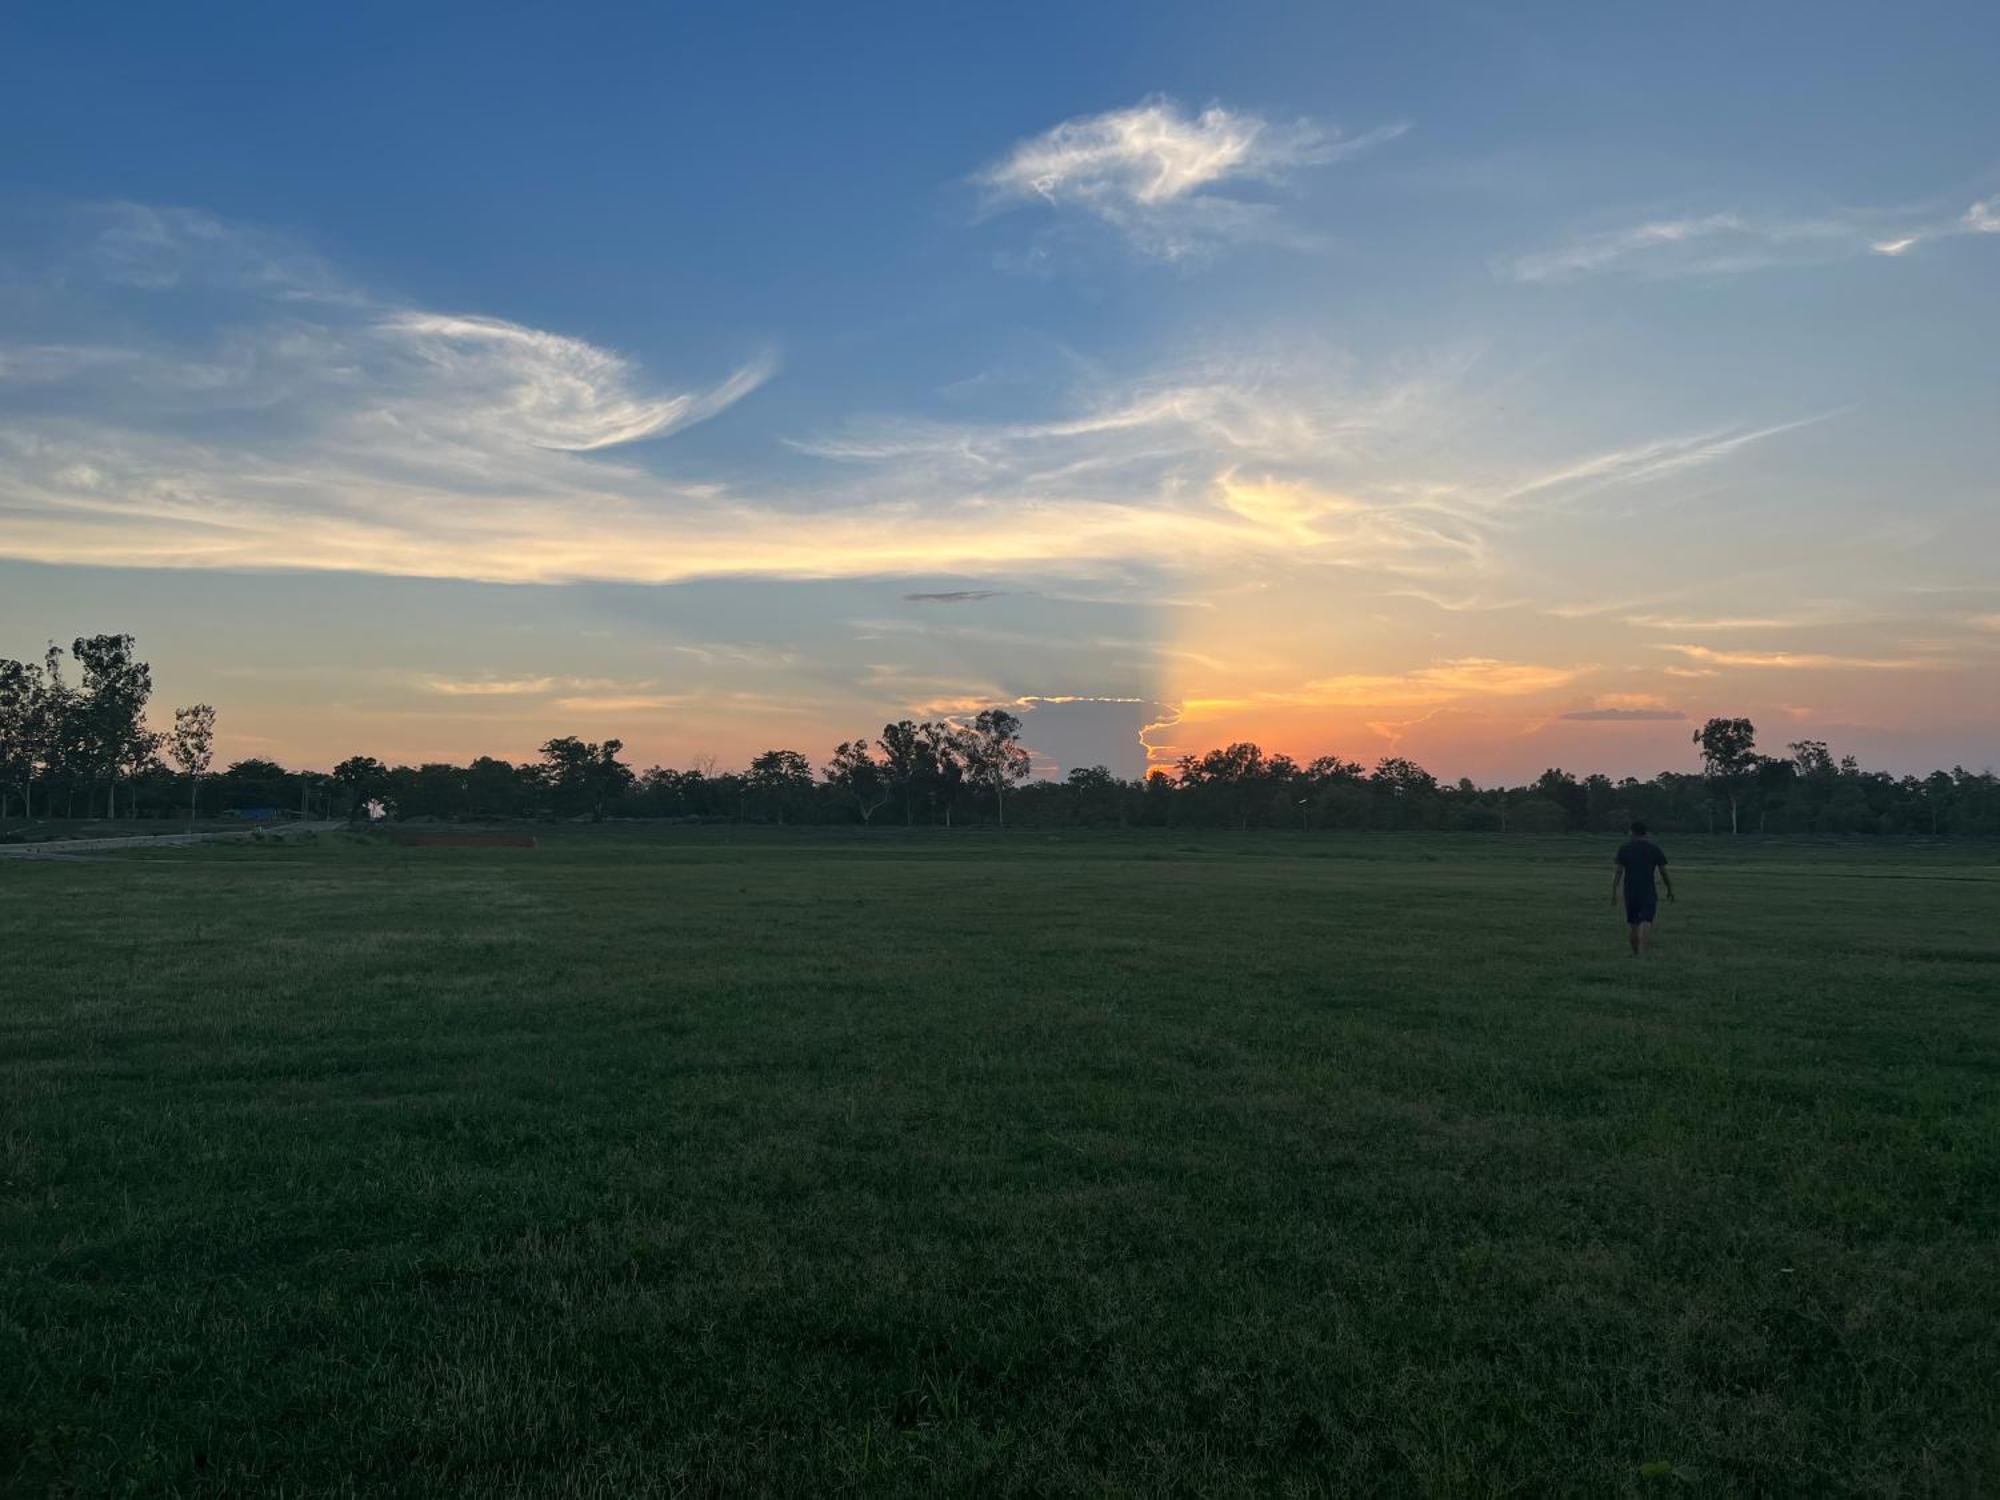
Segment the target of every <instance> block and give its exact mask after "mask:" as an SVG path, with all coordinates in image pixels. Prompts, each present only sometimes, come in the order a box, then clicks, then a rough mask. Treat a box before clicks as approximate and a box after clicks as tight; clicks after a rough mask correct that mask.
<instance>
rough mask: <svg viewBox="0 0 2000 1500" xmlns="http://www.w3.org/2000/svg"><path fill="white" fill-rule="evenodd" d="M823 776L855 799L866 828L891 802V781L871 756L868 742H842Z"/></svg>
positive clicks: (829, 783) (835, 748) (833, 785)
mask: <svg viewBox="0 0 2000 1500" xmlns="http://www.w3.org/2000/svg"><path fill="white" fill-rule="evenodd" d="M824 774H825V776H826V781H827V785H828V786H832V787H837V788H839V789H840V790H841V791H842V792H844V793H845V794H846V795H847V796H849V797H851V798H853V799H854V807H855V811H857V812H859V813H860V814H861V822H862V824H863V826H866V825H867V823H868V822H869V820H870V819H872V818H873V817H874V816H875V811H876V809H877V808H879V807H881V805H882V804H883V803H884V802H887V801H888V800H889V784H888V781H887V780H886V779H885V778H884V776H883V774H882V767H881V765H880V764H879V763H878V762H877V761H876V759H875V757H874V756H872V755H870V754H869V753H868V741H866V740H842V741H841V742H840V743H839V744H838V745H836V746H835V747H834V750H833V759H832V760H830V761H828V762H827V763H826V770H825V772H824Z"/></svg>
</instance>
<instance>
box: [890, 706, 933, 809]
mask: <svg viewBox="0 0 2000 1500" xmlns="http://www.w3.org/2000/svg"><path fill="white" fill-rule="evenodd" d="M876 744H878V745H880V746H881V748H882V762H881V764H882V779H883V781H884V782H885V783H887V785H888V787H889V790H890V792H891V794H892V795H894V796H897V797H900V798H901V799H902V803H903V821H904V822H905V823H912V822H915V821H916V814H915V806H916V798H917V793H918V791H919V790H920V789H921V788H923V787H924V786H925V784H926V783H927V782H928V781H929V780H930V778H931V777H932V776H934V775H935V774H936V769H937V768H936V765H935V762H934V758H933V756H932V754H931V749H930V745H929V744H928V743H927V742H926V741H925V739H924V732H923V730H922V729H921V728H919V727H918V726H917V725H915V724H912V723H911V722H910V721H909V720H908V719H898V720H897V721H896V722H895V723H893V724H884V725H883V726H882V738H881V739H879V740H877V741H876Z"/></svg>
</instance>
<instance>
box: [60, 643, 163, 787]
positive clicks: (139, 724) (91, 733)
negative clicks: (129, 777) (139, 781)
mask: <svg viewBox="0 0 2000 1500" xmlns="http://www.w3.org/2000/svg"><path fill="white" fill-rule="evenodd" d="M137 644H138V643H137V642H136V641H135V640H134V639H133V638H132V637H131V636H129V635H90V636H78V637H77V639H76V640H75V642H74V643H72V645H71V646H70V654H71V656H73V657H74V658H75V660H76V663H77V665H78V667H79V668H81V670H82V678H83V680H82V684H81V691H80V694H79V697H78V700H77V705H76V715H77V730H78V732H77V735H76V740H75V742H76V744H77V746H78V748H79V749H80V751H81V752H82V758H83V764H84V767H85V769H86V770H87V771H88V773H89V775H90V780H91V785H92V786H93V787H95V786H96V784H97V780H98V778H99V776H103V777H104V778H105V779H106V780H107V781H108V782H109V796H110V802H109V805H108V809H107V810H108V813H109V815H110V816H112V817H116V816H117V815H118V776H119V772H120V771H121V770H123V769H124V768H125V767H126V766H128V765H130V764H131V763H132V762H133V761H134V760H135V759H137V760H140V761H143V760H144V759H145V758H146V756H145V755H144V753H143V752H142V746H143V744H144V742H145V740H146V736H147V733H148V731H147V729H146V725H145V715H146V702H147V700H148V699H149V698H151V697H152V695H153V669H152V668H151V667H150V666H148V665H147V664H146V663H145V662H142V661H140V660H139V659H138V658H137V657H136V656H134V655H133V654H132V653H133V649H134V647H135V646H136V645H137Z"/></svg>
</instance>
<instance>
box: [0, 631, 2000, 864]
mask: <svg viewBox="0 0 2000 1500" xmlns="http://www.w3.org/2000/svg"><path fill="white" fill-rule="evenodd" d="M64 657H65V653H64V652H63V651H62V650H61V649H59V648H58V647H56V646H53V645H51V646H50V647H49V648H48V649H47V651H46V652H45V653H44V654H43V656H42V658H41V659H40V660H39V661H38V662H37V661H28V662H23V661H13V660H7V659H4V658H0V821H4V820H5V819H6V818H7V816H8V815H9V813H10V812H12V811H14V810H15V809H18V810H19V812H20V814H21V815H22V816H24V817H28V818H35V817H40V818H45V819H46V818H51V817H65V818H69V817H77V816H97V815H99V814H100V813H102V814H104V815H107V816H116V815H118V814H119V813H120V812H121V811H122V813H123V815H124V816H127V817H159V818H167V817H187V818H190V819H193V818H196V817H202V816H216V815H226V814H231V813H234V814H239V815H268V814H271V813H275V812H278V811H281V810H282V811H286V812H290V811H297V812H299V813H301V814H309V815H314V816H322V817H349V818H370V817H375V816H385V817H392V818H403V819H410V818H424V819H439V820H447V821H449V820H456V819H577V820H603V819H622V818H630V819H656V820H675V821H682V822H742V823H770V824H778V825H786V824H840V823H847V824H861V825H863V826H876V825H880V824H882V823H896V824H903V825H916V824H924V825H938V826H941V827H953V826H962V825H967V824H975V825H977V824H987V825H993V826H999V827H1006V826H1009V825H1018V826H1022V827H1031V828H1037V829H1063V828H1149V827H1190V828H1193V827H1202V828H1240V829H1249V828H1288V829H1301V830H1307V831H1310V830H1313V829H1329V828H1341V829H1367V828H1373V829H1439V830H1464V831H1488V832H1498V833H1504V832H1520V833H1550V832H1562V831H1590V832H1599V833H1609V832H1615V831H1618V830H1620V829H1622V828H1623V827H1624V826H1625V824H1627V823H1628V822H1630V821H1631V820H1632V819H1633V818H1644V819H1645V820H1646V821H1647V822H1648V823H1649V824H1651V825H1652V826H1653V827H1654V828H1656V829H1659V830H1662V831H1667V832H1709V833H1714V832H1732V831H1740V832H1763V833H1788V834H1792V833H1808V834H1813V833H1829V834H1859V833H1877V834H1881V833H1891V834H1893V833H1903V834H1927V835H1933V836H1942V835H1946V834H2000V785H1996V780H1995V777H1994V775H1993V773H1992V772H1991V771H1979V772H1973V771H1968V770H1965V769H1964V768H1963V767H1954V768H1953V769H1952V770H1950V771H1933V772H1932V773H1930V774H1929V775H1928V776H1923V777H1917V776H1902V777H1896V776H1891V775H1890V774H1888V773H1886V772H1882V771H1869V770H1864V769H1863V768H1862V767H1861V766H1860V765H1859V764H1858V763H1857V762H1856V761H1855V759H1854V758H1853V757H1852V756H1843V757H1839V758H1836V757H1835V756H1834V754H1833V752H1832V751H1831V750H1830V749H1829V748H1828V747H1827V746H1826V745H1825V744H1824V743H1822V742H1820V741H1817V740H1799V741H1795V742H1793V743H1791V744H1789V745H1787V746H1785V747H1784V749H1785V753H1784V754H1782V755H1765V754H1762V753H1760V752H1759V751H1758V749H1757V742H1756V727H1755V726H1754V725H1753V724H1752V723H1751V722H1750V721H1749V720H1748V719H1742V718H1716V719H1711V720H1709V721H1708V722H1707V723H1706V724H1704V725H1703V726H1702V728H1701V729H1700V730H1698V731H1697V732H1696V733H1695V734H1694V736H1693V742H1694V745H1695V747H1696V749H1697V751H1698V753H1699V759H1700V765H1701V769H1700V770H1698V771H1692V770H1691V771H1687V772H1675V771H1663V772H1661V773H1660V774H1658V775H1657V776H1654V777H1652V778H1650V779H1646V780H1640V779H1638V778H1635V777H1626V778H1623V779H1619V780H1614V779H1612V778H1611V777H1608V776H1604V775H1585V776H1581V777H1579V776H1576V775H1573V774H1572V773H1570V772H1568V771H1565V770H1562V769H1559V768H1551V769H1549V770H1546V771H1544V772H1543V773H1542V774H1541V775H1540V776H1539V777H1537V778H1536V779H1535V780H1534V781H1533V782H1530V783H1527V784H1524V785H1519V786H1488V787H1480V786H1476V785H1474V784H1473V783H1472V782H1471V781H1470V780H1463V779H1462V780H1459V781H1457V782H1445V781H1440V780H1439V779H1438V778H1437V777H1435V776H1433V775H1432V774H1431V773H1430V772H1429V771H1427V770H1425V769H1424V768H1423V767H1422V766H1420V765H1418V764H1416V763H1415V762H1414V761H1411V760H1409V759H1406V758H1404V757H1400V756H1388V757H1385V758H1383V759H1381V760H1378V761H1377V762H1376V763H1375V764H1374V765H1372V766H1367V765H1363V764H1362V763H1360V762H1358V761H1349V760H1345V759H1342V758H1341V757H1339V756H1322V757H1320V758H1318V759H1316V760H1312V761H1308V762H1303V763H1301V762H1299V761H1295V760H1293V759H1292V758H1291V757H1289V756H1286V755H1274V754H1267V753H1266V752H1265V751H1264V750H1262V749H1261V748H1259V747H1258V746H1257V745H1254V744H1251V743H1248V742H1243V743H1238V744H1232V745H1227V746H1223V747H1221V748H1219V749H1215V750H1210V751H1207V752H1205V753H1203V754H1200V755H1186V756H1183V757H1182V758H1181V759H1180V760H1179V761H1178V762H1176V763H1175V764H1174V765H1173V766H1172V767H1170V768H1160V769H1156V770H1155V771H1153V772H1152V773H1151V774H1149V775H1147V776H1146V777H1144V778H1141V779H1137V780H1131V779H1126V778H1121V777H1119V776H1116V775H1114V774H1112V773H1111V772H1110V771H1108V770H1106V769H1105V768H1104V767H1102V766H1090V767H1082V768H1078V769H1076V770H1072V771H1070V772H1069V773H1068V774H1067V775H1066V776H1065V777H1063V778H1062V779H1061V780H1060V781H1056V780H1030V779H1029V778H1030V766H1031V760H1030V756H1029V753H1028V751H1027V749H1026V747H1025V746H1024V745H1023V744H1022V743H1021V738H1020V736H1021V721H1020V720H1019V718H1017V717H1016V716H1015V715H1014V714H1012V713H1010V712H1009V711H1008V710H1006V709H1005V708H989V709H986V710H983V711H982V712H980V713H978V714H975V715H973V716H971V717H970V718H968V719H966V720H963V721H959V720H942V721H927V722H915V721H912V720H908V719H903V720H898V721H896V722H894V723H890V724H885V725H884V726H883V727H882V729H881V732H880V733H879V734H878V735H876V736H874V737H872V738H870V737H868V736H859V737H857V738H854V739H851V740H843V741H841V742H840V743H839V744H837V745H836V746H834V748H833V750H832V752H831V753H830V754H829V755H828V756H827V758H826V759H825V760H823V761H822V762H820V763H819V764H818V765H817V766H815V764H814V763H813V762H812V761H811V760H810V759H809V758H808V757H807V756H806V755H805V754H803V753H801V752H800V751H797V750H790V749H774V750H766V751H764V752H763V753H762V754H760V755H758V756H756V757H754V758H753V759H752V760H751V761H750V763H749V765H748V766H747V767H745V768H744V769H742V770H740V771H738V770H726V771H725V770H718V769H717V768H716V767H715V766H714V765H713V764H712V763H707V764H702V765H697V766H694V767H690V768H687V769H681V770H676V769H672V768H669V767H665V766H652V767H648V768H646V769H644V770H637V769H634V768H633V767H632V766H631V765H629V764H628V763H627V762H626V761H625V760H624V758H623V756H624V749H625V747H624V744H623V742H622V741H620V740H617V739H606V740H601V741H589V740H584V739H580V738H577V737H575V736H567V735H566V736H560V737H558V738H555V739H552V740H549V741H548V742H547V743H545V744H544V745H543V746H542V747H541V749H540V752H539V755H538V758H537V759H535V760H532V761H527V762H521V763H515V762H510V761H507V760H502V759H497V758H494V757H492V756H481V757H479V758H478V759H476V760H474V761H472V762H470V763H469V764H467V765H457V764H452V763H447V762H442V761H436V762H425V763H423V764H420V765H415V766H409V765H396V766H391V765H386V764H384V763H383V762H381V761H379V760H377V759H375V758H374V757H372V756H367V755H356V756H350V757H348V758H347V759H345V760H343V761H341V762H340V763H339V764H337V765H335V766H333V767H332V769H331V770H328V771H323V772H322V771H300V770H288V769H287V768H285V767H284V766H281V765H279V764H277V763H276V762H274V761H271V760H267V759H263V758H259V757H252V758H249V759H245V760H239V761H236V762H235V763H233V764H231V765H229V766H227V767H226V768H224V769H223V770H221V771H220V772H216V773H214V774H210V772H211V766H210V762H211V760H212V757H213V747H214V735H215V711H214V709H213V708H211V707H209V706H208V705H206V704H192V705H189V706H186V707H183V708H179V709H176V710H175V711H174V713H173V716H172V724H171V727H170V728H165V729H160V730H155V729H152V728H150V727H149V723H148V718H147V712H148V706H149V702H150V698H151V693H152V672H151V668H150V667H149V666H148V665H147V663H145V662H143V661H140V660H139V659H138V657H137V655H136V654H135V643H134V641H133V638H132V637H131V636H129V635H98V636H87V637H80V638H79V639H78V640H77V641H76V642H75V643H74V644H73V645H72V647H71V649H70V651H69V653H68V659H69V661H70V663H71V664H72V665H73V666H74V668H75V674H74V675H75V681H74V682H72V681H71V680H70V675H71V674H70V673H69V672H68V671H67V670H66V669H65V665H64Z"/></svg>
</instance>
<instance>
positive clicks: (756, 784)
mask: <svg viewBox="0 0 2000 1500" xmlns="http://www.w3.org/2000/svg"><path fill="white" fill-rule="evenodd" d="M744 781H745V782H746V783H747V784H748V787H749V790H750V791H751V792H752V793H753V794H754V795H755V796H756V798H757V800H758V801H759V802H761V803H763V805H764V806H765V807H766V808H767V809H768V810H769V811H770V812H771V814H772V816H773V817H774V818H775V819H776V820H777V822H778V824H779V826H780V827H782V826H783V825H784V822H785V813H786V812H787V811H788V810H789V809H791V808H793V807H796V806H798V804H799V803H800V802H802V801H803V800H804V799H805V798H807V797H809V796H811V795H812V784H813V779H812V763H811V762H810V761H808V760H807V759H806V758H805V757H804V756H803V755H801V754H799V752H798V751H796V750H766V751H764V753H763V754H761V755H759V756H758V757H757V758H756V759H754V760H752V761H751V762H750V772H749V774H748V775H747V776H745V777H744Z"/></svg>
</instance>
